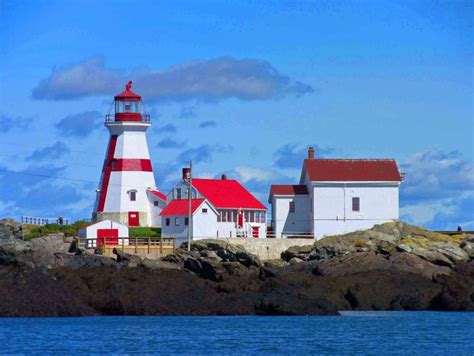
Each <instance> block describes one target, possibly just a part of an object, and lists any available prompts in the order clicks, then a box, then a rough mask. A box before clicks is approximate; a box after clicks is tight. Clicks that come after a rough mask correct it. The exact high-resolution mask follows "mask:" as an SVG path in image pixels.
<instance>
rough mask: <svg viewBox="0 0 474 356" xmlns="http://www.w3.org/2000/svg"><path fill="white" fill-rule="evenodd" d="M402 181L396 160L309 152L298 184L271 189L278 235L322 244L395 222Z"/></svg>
mask: <svg viewBox="0 0 474 356" xmlns="http://www.w3.org/2000/svg"><path fill="white" fill-rule="evenodd" d="M401 181H402V175H401V174H400V172H399V170H398V167H397V163H396V162H395V160H388V159H316V158H314V149H312V148H310V149H309V151H308V159H305V160H304V162H303V168H302V170H301V177H300V183H299V185H272V186H271V189H270V196H269V202H270V204H271V205H272V226H273V232H274V234H275V235H276V236H277V237H286V236H289V235H301V234H308V235H314V237H315V238H318V239H319V238H321V237H324V236H327V235H338V234H344V233H347V232H351V231H356V230H362V229H369V228H371V227H373V226H374V225H375V224H381V223H385V222H389V221H396V220H398V218H399V187H400V183H401Z"/></svg>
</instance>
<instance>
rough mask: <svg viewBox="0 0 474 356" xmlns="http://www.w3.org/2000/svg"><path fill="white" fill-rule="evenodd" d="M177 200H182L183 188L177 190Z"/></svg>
mask: <svg viewBox="0 0 474 356" xmlns="http://www.w3.org/2000/svg"><path fill="white" fill-rule="evenodd" d="M176 199H181V188H176Z"/></svg>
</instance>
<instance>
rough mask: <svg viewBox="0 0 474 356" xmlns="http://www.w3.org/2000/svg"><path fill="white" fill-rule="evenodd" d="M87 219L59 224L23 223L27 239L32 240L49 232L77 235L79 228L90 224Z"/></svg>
mask: <svg viewBox="0 0 474 356" xmlns="http://www.w3.org/2000/svg"><path fill="white" fill-rule="evenodd" d="M88 224H89V222H87V221H76V222H75V223H74V224H71V225H58V224H46V225H42V226H36V225H23V231H24V234H25V235H24V237H25V240H31V239H34V238H37V237H41V236H45V235H48V234H55V233H58V232H62V233H64V235H66V236H77V230H78V229H79V228H80V227H82V226H85V225H88Z"/></svg>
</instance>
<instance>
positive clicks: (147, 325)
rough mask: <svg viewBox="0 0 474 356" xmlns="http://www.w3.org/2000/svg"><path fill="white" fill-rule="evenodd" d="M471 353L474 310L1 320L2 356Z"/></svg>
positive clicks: (0, 352) (0, 350)
mask: <svg viewBox="0 0 474 356" xmlns="http://www.w3.org/2000/svg"><path fill="white" fill-rule="evenodd" d="M18 353H28V354H30V353H36V354H91V353H116V354H155V353H163V354H194V355H202V354H206V355H214V354H362V353H363V354H372V355H375V354H377V355H380V354H408V355H418V354H419V355H474V313H448V312H345V313H343V315H342V316H341V317H255V316H242V317H241V316H239V317H122V316H117V317H114V316H110V317H86V318H3V319H2V318H0V354H2V355H3V354H18Z"/></svg>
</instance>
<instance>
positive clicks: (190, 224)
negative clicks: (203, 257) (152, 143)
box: [188, 161, 193, 251]
mask: <svg viewBox="0 0 474 356" xmlns="http://www.w3.org/2000/svg"><path fill="white" fill-rule="evenodd" d="M188 183H189V193H188V199H189V211H188V251H191V239H192V235H191V233H192V230H193V212H192V202H193V201H192V199H193V161H189V180H188Z"/></svg>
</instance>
